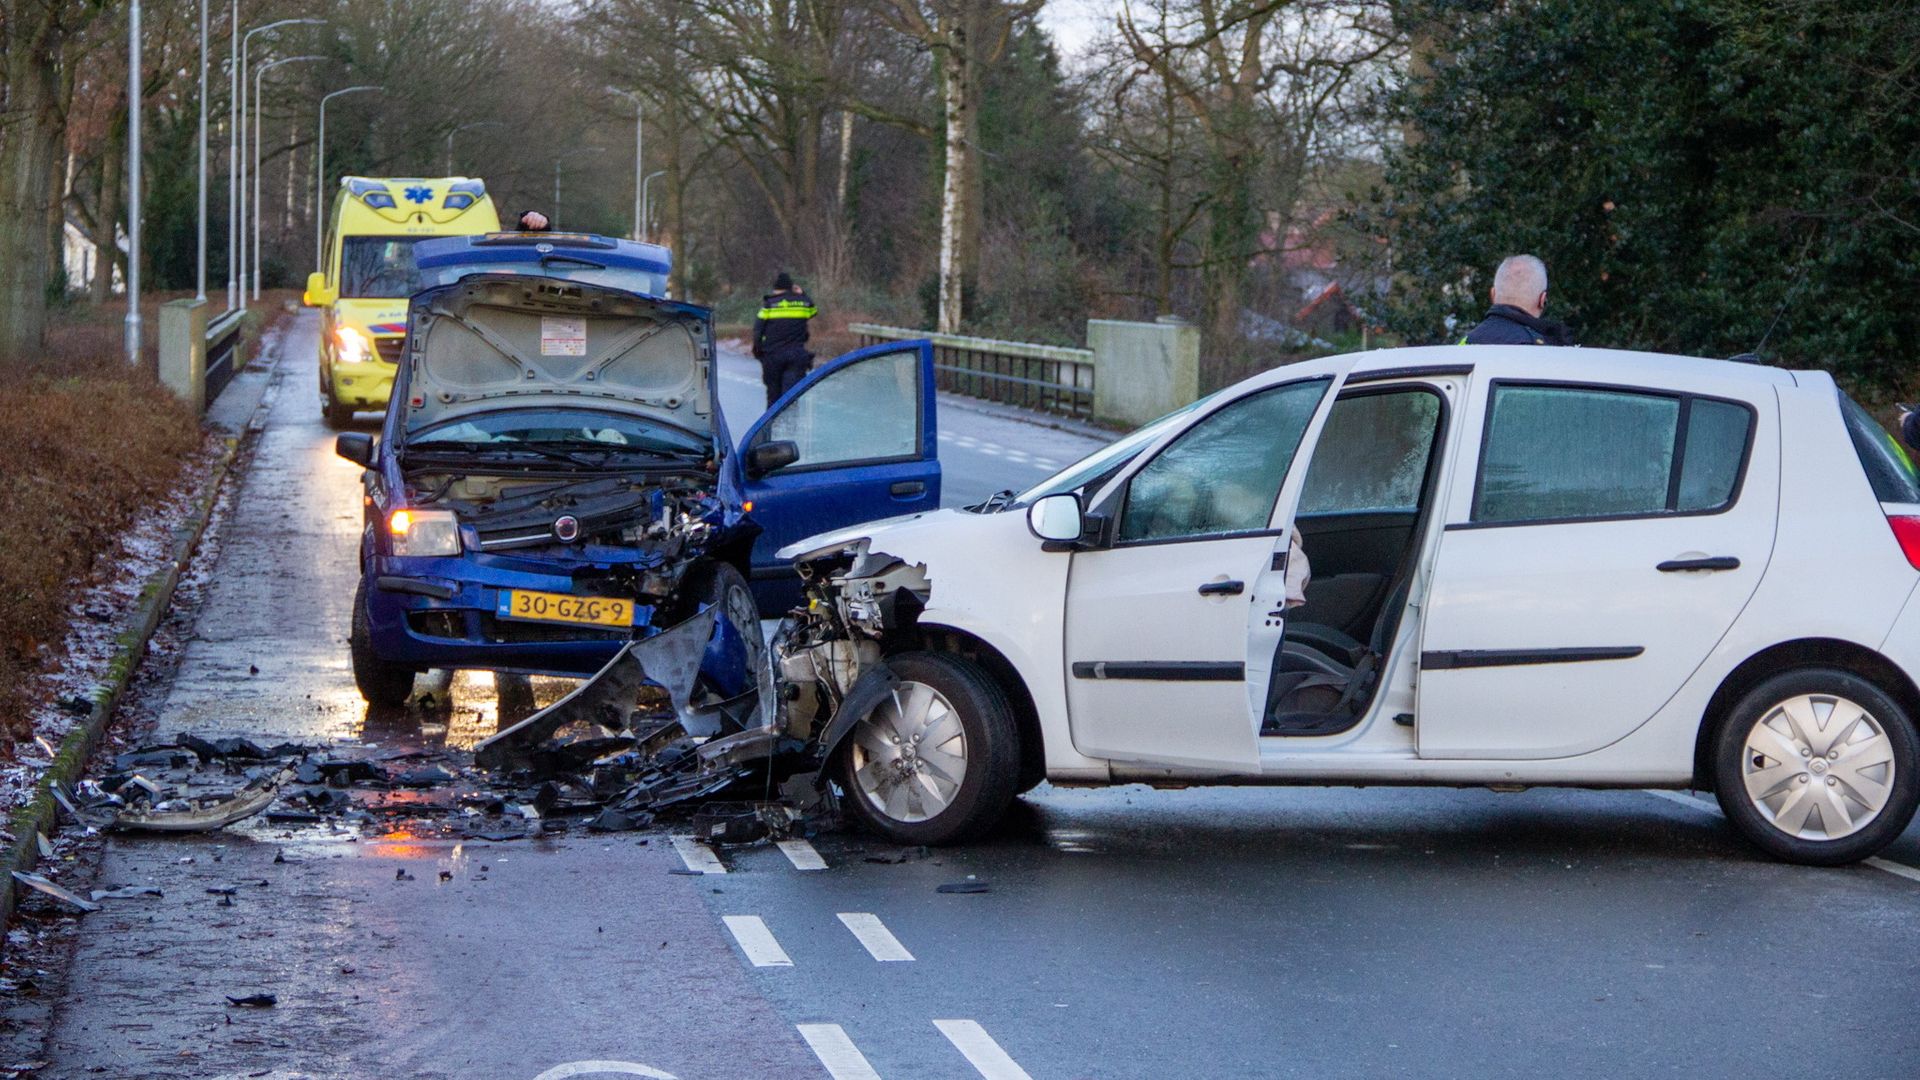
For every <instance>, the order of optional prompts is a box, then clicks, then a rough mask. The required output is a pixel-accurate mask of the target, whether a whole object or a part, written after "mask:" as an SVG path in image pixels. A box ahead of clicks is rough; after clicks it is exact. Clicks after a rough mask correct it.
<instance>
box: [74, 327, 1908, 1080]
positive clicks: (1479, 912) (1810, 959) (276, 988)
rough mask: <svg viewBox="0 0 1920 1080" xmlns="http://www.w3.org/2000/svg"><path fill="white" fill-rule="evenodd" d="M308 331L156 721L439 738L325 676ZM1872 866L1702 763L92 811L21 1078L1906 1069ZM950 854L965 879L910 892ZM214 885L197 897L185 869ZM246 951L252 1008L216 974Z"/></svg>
mask: <svg viewBox="0 0 1920 1080" xmlns="http://www.w3.org/2000/svg"><path fill="white" fill-rule="evenodd" d="M312 333H313V331H312V321H311V319H310V318H308V319H307V320H306V321H304V322H303V323H302V324H301V325H300V327H299V328H298V330H297V331H296V332H295V333H293V334H290V335H288V336H287V338H286V344H287V350H286V354H285V357H284V358H283V359H282V361H281V363H280V366H279V368H278V370H277V372H276V376H275V377H276V384H277V386H278V387H279V392H278V394H277V396H276V397H275V398H274V401H273V406H272V411H271V414H270V423H269V425H268V427H267V428H266V430H265V432H264V433H263V435H262V436H261V438H260V440H259V442H258V444H257V449H256V450H255V452H254V455H253V460H252V463H251V466H250V468H249V469H248V471H247V472H246V473H245V475H244V478H243V479H242V480H241V481H240V486H239V488H238V490H237V492H236V494H235V497H234V501H233V504H232V507H231V510H230V512H229V513H228V515H227V518H226V520H225V522H224V523H223V524H222V526H221V529H220V533H219V540H218V550H217V553H216V554H215V555H214V557H213V561H212V563H211V568H212V571H213V573H212V580H211V584H210V585H209V587H208V588H207V590H206V592H205V596H204V599H203V600H202V606H201V609H200V611H199V614H198V622H197V624H196V631H195V633H194V635H193V637H192V639H191V640H190V641H189V642H188V644H187V646H186V648H185V650H184V654H183V656H182V658H181V660H180V662H179V667H178V670H177V671H176V672H175V673H174V674H173V675H172V677H171V680H170V681H169V682H168V683H166V684H165V685H164V686H163V687H162V688H161V689H160V690H159V691H158V692H157V693H156V694H155V695H154V699H155V700H154V701H153V704H152V709H153V711H155V712H156V713H157V714H158V715H159V717H160V720H159V726H160V730H161V731H162V732H165V733H171V732H174V731H178V730H189V731H194V732H197V733H200V734H203V735H224V734H245V735H249V736H252V737H254V738H255V739H257V740H260V741H277V740H281V739H291V740H300V741H307V742H322V741H331V742H335V743H339V744H342V745H350V746H355V747H360V748H368V747H371V748H378V749H380V750H382V751H390V750H397V749H408V748H415V747H423V746H424V747H434V746H441V745H456V746H457V745H468V744H471V742H472V741H473V740H475V739H477V738H479V737H481V736H483V735H485V734H487V733H489V732H490V731H491V730H493V728H494V726H495V725H496V724H497V723H498V718H499V715H500V706H499V703H498V701H497V693H496V688H495V687H494V685H493V682H492V680H490V679H488V678H485V677H483V676H472V675H461V676H458V677H454V678H452V679H450V680H449V679H446V678H442V679H441V680H439V681H438V682H423V683H422V686H423V688H428V689H432V690H434V691H435V700H434V702H433V704H432V705H431V706H419V705H416V706H414V707H412V708H410V709H409V710H406V711H404V712H395V713H390V714H382V713H374V712H370V711H369V710H368V709H367V708H366V707H365V706H363V705H361V704H360V702H359V700H358V698H357V696H356V695H355V693H354V690H353V687H352V683H351V680H350V677H349V675H348V672H347V666H346V653H345V645H344V636H345V630H346V625H347V605H348V603H349V601H350V598H351V593H352V582H353V575H354V570H353V545H354V542H355V536H356V532H357V528H358V525H357V523H358V519H359V508H358V505H357V500H358V490H357V485H356V470H355V469H354V467H352V466H350V465H348V464H347V463H345V462H342V461H340V460H338V459H336V458H334V457H333V456H332V452H331V442H332V438H331V433H330V432H328V431H327V430H326V429H325V428H324V427H323V426H322V425H321V424H320V422H319V419H318V414H317V410H316V408H315V406H314V402H313V393H312V389H311V388H312V386H313V382H314V379H313V366H312V365H313V359H312V356H313V336H312ZM728 375H729V376H730V378H729V380H728V382H729V385H730V386H733V387H738V388H740V391H741V392H742V393H749V394H751V393H757V380H756V381H754V382H746V383H743V382H740V381H738V380H735V379H733V378H731V376H735V375H740V376H745V377H748V378H750V377H751V368H750V367H748V366H747V365H746V364H745V363H742V362H729V366H728ZM758 400H759V399H758V398H757V397H752V396H750V397H748V398H746V399H745V402H746V403H745V404H743V405H742V406H741V408H743V409H746V408H751V406H752V405H753V404H757V402H758ZM733 401H734V399H733V398H732V397H731V396H729V397H728V398H727V405H728V407H733ZM738 426H739V427H740V428H741V429H744V425H738ZM942 426H943V429H944V430H946V431H948V432H951V433H953V435H954V440H955V443H957V440H958V439H959V438H961V437H967V438H972V439H973V440H975V442H976V443H982V444H984V443H991V444H992V445H993V446H995V447H996V448H997V449H998V450H999V451H1000V452H999V453H998V454H997V455H996V454H985V453H978V454H977V456H979V457H984V458H997V459H998V460H997V461H995V462H993V463H992V464H991V465H989V464H987V463H970V464H969V465H968V466H966V467H965V468H966V470H967V471H966V473H965V475H964V479H963V480H962V481H961V482H960V483H955V482H953V480H952V477H953V471H950V472H949V477H950V480H949V485H948V488H947V496H948V501H950V502H952V501H961V500H968V499H972V498H977V497H979V496H982V495H984V494H987V493H988V492H990V491H991V490H993V489H995V488H998V487H1003V486H1013V485H1016V484H1018V483H1020V482H1021V479H1022V478H1021V476H1020V475H1019V474H1018V473H1016V472H1015V471H1014V470H1013V469H1012V468H1010V466H1011V465H1013V464H1015V463H1017V462H1016V459H1013V458H1012V457H1011V456H1010V453H1009V452H1010V451H1014V450H1019V451H1021V452H1022V453H1024V454H1026V455H1027V456H1028V457H1029V458H1033V457H1038V456H1041V455H1042V454H1047V455H1051V454H1054V453H1059V454H1066V453H1068V450H1067V449H1064V448H1061V444H1060V440H1061V439H1063V438H1064V437H1065V436H1063V435H1062V433H1058V432H1049V431H1045V430H1044V429H1040V428H1035V427H1031V426H1029V425H1021V424H1018V423H1017V422H1016V421H1013V420H1010V419H1007V418H1005V417H1001V416H998V415H994V414H991V413H985V412H982V413H978V419H976V418H975V414H974V413H973V412H972V411H969V410H966V409H964V408H963V409H958V410H946V408H945V403H944V402H943V414H942ZM955 443H949V442H945V441H943V443H942V456H943V460H946V461H947V462H948V464H949V469H950V470H955V469H956V468H957V467H958V462H959V454H958V450H959V449H961V448H960V447H958V446H956V447H955V449H956V453H955V454H954V456H949V454H948V448H949V446H950V445H955ZM1027 471H1028V472H1029V473H1031V474H1032V478H1034V479H1037V478H1038V477H1039V476H1040V475H1042V470H1041V467H1039V466H1037V465H1035V466H1029V467H1028V468H1027ZM566 685H567V684H565V683H564V682H562V681H559V680H535V682H534V684H533V690H534V694H535V696H536V697H537V698H539V699H540V700H542V701H544V700H550V699H551V698H552V697H553V696H554V695H556V694H558V693H560V692H562V691H563V690H564V688H565V686H566ZM280 860H284V861H280ZM1914 866H1920V835H1917V834H1916V831H1913V830H1910V831H1909V833H1908V834H1907V836H1906V837H1905V838H1903V840H1902V841H1901V843H1900V845H1898V847H1897V848H1896V849H1895V850H1894V851H1892V852H1890V853H1889V858H1888V861H1887V862H1885V863H1883V864H1881V865H1879V866H1863V867H1856V868H1850V869H1844V870H1826V871H1818V870H1807V869H1802V868H1796V867H1789V866H1784V865H1781V864H1778V863H1775V862H1771V861H1768V860H1766V859H1764V858H1762V857H1759V856H1757V855H1755V854H1754V853H1753V852H1751V851H1750V850H1749V849H1747V848H1745V847H1744V846H1742V845H1741V844H1740V842H1739V841H1738V840H1736V839H1735V838H1734V837H1733V835H1732V834H1731V832H1730V830H1729V829H1728V828H1727V827H1726V826H1725V825H1724V823H1723V822H1721V821H1720V820H1719V818H1718V813H1717V811H1715V810H1713V809H1712V807H1711V803H1710V802H1704V801H1701V800H1698V799H1694V798H1692V797H1690V796H1687V795H1676V794H1667V795H1659V796H1656V795H1654V794H1650V793H1646V792H1635V791H1621V792H1564V791H1533V792H1526V793H1522V794H1510V795H1503V794H1494V793H1491V792H1486V791H1448V790H1394V789H1368V790H1355V789H1313V788H1301V789H1273V790H1262V789H1233V788H1213V789H1194V790H1185V791H1151V790H1148V789H1146V788H1143V787H1129V788H1120V789H1112V790H1104V791H1069V790H1055V789H1052V788H1050V787H1046V786H1042V787H1041V788H1040V789H1038V790H1037V791H1035V792H1034V793H1032V794H1031V795H1029V796H1027V797H1026V798H1025V799H1024V800H1023V801H1022V805H1021V807H1020V808H1019V810H1018V812H1017V813H1016V814H1015V815H1014V817H1013V819H1012V820H1010V821H1009V822H1008V823H1007V825H1006V826H1005V827H1004V828H1003V829H1001V830H1000V832H999V833H998V834H997V835H996V836H994V837H992V838H991V839H989V840H988V841H986V842H983V843H980V844H978V845H975V846H972V847H968V848H965V849H961V850H948V851H938V852H931V853H929V852H916V851H908V850H901V849H895V848H892V847H889V846H886V845H880V844H876V843H874V842H871V841H869V840H867V839H865V838H864V837H862V836H860V835H857V834H848V833H829V834H825V835H821V836H817V837H814V838H813V840H812V842H811V843H808V844H793V845H788V846H787V847H784V848H776V847H772V846H764V847H754V848H745V849H729V850H726V851H722V852H720V853H718V854H717V855H716V854H715V853H714V852H712V851H711V850H709V849H705V848H701V847H699V846H697V845H685V844H680V845H676V844H675V843H673V842H672V840H671V838H670V837H668V836H666V835H663V834H657V833H655V834H612V835H609V836H604V837H600V836H592V837H590V836H572V837H566V838H560V839H551V838H542V839H537V840H520V841H513V842H505V843H494V842H487V841H476V840H468V841H464V842H454V841H450V840H421V839H418V838H416V837H415V836H413V835H410V834H408V833H406V832H403V831H398V830H396V831H394V832H392V833H389V834H386V835H380V836H357V835H355V834H350V833H345V832H334V831H330V830H327V829H316V828H306V829H297V830H290V829H287V828H285V827H281V826H273V825H268V824H264V823H249V824H247V825H245V826H243V827H236V828H234V829H230V830H227V831H226V832H224V833H221V834H217V835H211V836H205V837H196V838H187V839H179V840H160V839H150V838H136V837H114V838H112V839H110V840H109V841H108V843H107V844H106V848H105V851H104V853H103V854H102V856H101V862H100V869H99V880H100V883H101V884H102V885H121V884H133V883H152V884H156V885H159V886H160V887H161V888H162V890H163V893H164V895H163V896H162V897H157V898H156V897H144V898H136V899H132V900H121V901H110V902H109V906H108V907H107V909H106V910H104V911H102V912H99V913H97V914H94V915H90V916H87V917H86V918H85V920H84V921H83V922H82V923H81V926H80V930H79V933H78V943H77V946H76V951H75V954H74V957H73V960H72V964H71V968H70V970H69V972H68V973H67V977H66V980H65V982H64V988H63V989H62V990H61V991H60V1004H59V1005H58V1007H57V1009H56V1011H55V1014H54V1019H53V1027H52V1031H51V1036H50V1039H49V1042H48V1045H47V1047H46V1051H45V1053H44V1055H43V1056H44V1057H46V1058H47V1059H48V1060H50V1062H51V1064H50V1065H49V1066H48V1067H47V1068H46V1069H45V1070H43V1071H42V1072H41V1073H40V1074H39V1075H43V1076H49V1077H91V1076H96V1075H112V1076H141V1077H195V1078H201V1077H238V1076H263V1075H264V1076H269V1077H278V1078H291V1077H396V1076H409V1077H425V1078H454V1077H474V1076H486V1077H500V1078H507V1080H521V1078H525V1080H533V1078H536V1077H545V1078H549V1080H559V1078H560V1077H563V1076H582V1077H598V1076H617V1075H655V1076H657V1075H660V1074H662V1073H664V1074H668V1075H671V1076H675V1077H679V1078H680V1080H717V1078H735V1077H737V1078H743V1080H745V1078H768V1077H782V1078H784V1077H832V1078H834V1080H855V1078H870V1077H876V1076H877V1077H888V1078H894V1080H898V1078H926V1080H962V1078H979V1077H988V1078H991V1080H1012V1078H1019V1077H1027V1076H1030V1077H1032V1078H1034V1080H1049V1078H1080V1077H1115V1078H1121V1077H1126V1078H1131V1077H1253V1076H1260V1077H1265V1076H1299V1077H1374V1076H1420V1077H1426V1076H1465V1077H1500V1076H1524V1077H1535V1076H1541V1075H1547V1074H1551V1075H1554V1076H1556V1077H1586V1076H1594V1077H1599V1076H1606V1077H1619V1076H1646V1075H1654V1074H1663V1075H1664V1074H1674V1075H1695V1076H1715V1077H1719V1076H1727V1077H1748V1076H1757V1075H1776V1074H1778V1075H1791V1076H1795V1077H1846V1078H1848V1080H1869V1078H1878V1077H1887V1078H1895V1077H1911V1076H1914V1075H1920V1028H1916V1027H1915V1025H1913V1024H1912V1022H1911V1018H1912V1016H1913V1014H1914V1011H1915V1006H1916V1005H1920V964H1916V960H1915V958H1916V957H1917V956H1920V871H1916V870H1913V869H1911V868H1912V867H1914ZM693 870H705V871H710V872H706V873H699V874H694V873H689V871H693ZM721 870H724V871H725V872H724V873H719V872H717V871H721ZM443 874H444V877H443V876H442V875H443ZM255 882H265V883H266V884H264V885H259V884H254V883H255ZM960 883H970V884H971V885H972V886H973V887H975V888H980V887H982V886H984V890H985V891H980V892H971V893H952V892H948V893H943V892H940V891H938V889H939V887H940V886H942V885H952V884H960ZM226 886H238V888H237V889H236V894H235V896H234V897H232V901H233V903H232V906H226V905H224V904H223V903H221V900H220V899H219V898H217V897H216V895H214V894H209V893H208V892H206V890H207V889H209V888H221V887H226ZM258 991H270V992H273V993H275V994H277V995H278V997H279V1004H278V1006H277V1007H275V1008H272V1009H264V1010H248V1009H239V1008H233V1007H229V1006H228V1005H227V1003H226V1002H225V1000H224V998H225V996H227V995H234V996H238V995H242V994H247V993H253V992H258ZM582 1062H600V1063H602V1064H601V1065H600V1066H598V1067H590V1066H585V1065H577V1064H572V1063H582ZM620 1063H624V1064H620ZM640 1066H645V1067H647V1068H649V1069H651V1070H653V1071H652V1072H638V1071H636V1069H637V1068H638V1067H640Z"/></svg>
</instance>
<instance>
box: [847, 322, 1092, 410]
mask: <svg viewBox="0 0 1920 1080" xmlns="http://www.w3.org/2000/svg"><path fill="white" fill-rule="evenodd" d="M847 329H848V330H849V331H851V332H852V333H854V334H856V335H858V336H859V338H860V344H862V345H877V344H879V343H880V342H883V341H912V340H916V339H920V338H925V339H926V340H928V341H931V342H933V366H934V371H935V374H936V377H937V381H938V385H939V387H940V389H942V390H946V391H949V392H951V393H956V394H965V395H967V396H968V397H977V398H984V399H986V400H988V401H998V402H1004V403H1005V404H1008V405H1017V406H1019V407H1021V408H1023V409H1035V410H1038V411H1040V412H1050V413H1058V414H1060V415H1063V416H1078V417H1091V416H1092V415H1093V412H1094V396H1093V391H1094V372H1093V368H1094V364H1093V350H1091V349H1068V348H1062V347H1061V346H1058V345H1030V344H1027V343H1026V342H1020V341H996V340H994V339H992V338H976V337H961V336H960V335H958V334H935V333H930V332H928V331H925V330H909V329H906V328H904V327H899V326H880V325H877V324H874V323H853V324H852V325H850V326H848V327H847Z"/></svg>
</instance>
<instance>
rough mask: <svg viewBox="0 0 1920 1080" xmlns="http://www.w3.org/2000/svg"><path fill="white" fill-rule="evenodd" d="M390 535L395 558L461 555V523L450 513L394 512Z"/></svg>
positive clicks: (439, 511) (391, 518)
mask: <svg viewBox="0 0 1920 1080" xmlns="http://www.w3.org/2000/svg"><path fill="white" fill-rule="evenodd" d="M387 534H388V535H389V536H391V537H392V538H393V553H394V554H395V555H458V554H460V522H459V520H458V519H457V518H455V517H454V516H453V511H451V510H408V509H404V508H403V509H399V510H395V511H394V512H393V513H392V514H391V515H389V516H388V518H387Z"/></svg>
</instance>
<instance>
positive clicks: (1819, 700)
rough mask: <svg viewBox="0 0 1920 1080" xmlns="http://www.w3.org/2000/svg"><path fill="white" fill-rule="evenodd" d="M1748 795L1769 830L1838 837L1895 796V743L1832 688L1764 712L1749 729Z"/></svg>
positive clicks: (1743, 766) (1864, 823)
mask: <svg viewBox="0 0 1920 1080" xmlns="http://www.w3.org/2000/svg"><path fill="white" fill-rule="evenodd" d="M1741 772H1742V774H1743V778H1744V779H1745V781H1746V784H1747V798H1749V799H1751V800H1752V801H1753V805H1754V807H1755V808H1756V809H1758V810H1759V811H1760V814H1761V816H1762V817H1764V818H1766V819H1767V821H1768V822H1770V823H1771V824H1772V825H1773V827H1774V828H1776V829H1779V830H1780V831H1781V832H1783V833H1786V834H1787V835H1788V836H1792V837H1797V838H1799V839H1801V840H1838V839H1840V838H1841V837H1843V836H1851V835H1853V834H1854V833H1856V832H1859V831H1860V830H1861V829H1864V828H1866V827H1867V823H1868V822H1871V821H1872V820H1873V819H1874V818H1876V817H1878V816H1880V811H1881V810H1882V809H1883V808H1885V806H1886V805H1887V799H1888V797H1889V796H1891V795H1892V794H1893V744H1892V743H1891V742H1890V741H1889V740H1888V739H1887V733H1886V729H1885V728H1883V727H1881V726H1880V721H1878V720H1876V719H1874V718H1873V716H1872V715H1871V714H1870V713H1868V712H1867V710H1865V709H1864V708H1861V707H1860V706H1859V705H1857V704H1855V703H1853V702H1851V701H1849V700H1847V699H1846V698H1843V697H1835V696H1832V695H1830V694H1802V695H1800V696H1799V697H1795V698H1789V699H1787V700H1786V701H1783V702H1781V703H1780V704H1778V705H1775V706H1774V707H1773V708H1771V709H1769V710H1767V712H1766V714H1765V715H1763V716H1761V717H1760V719H1759V720H1758V721H1757V722H1756V723H1755V724H1754V725H1753V729H1752V730H1751V731H1749V732H1747V745H1746V750H1745V753H1744V755H1743V757H1742V763H1741Z"/></svg>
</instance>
